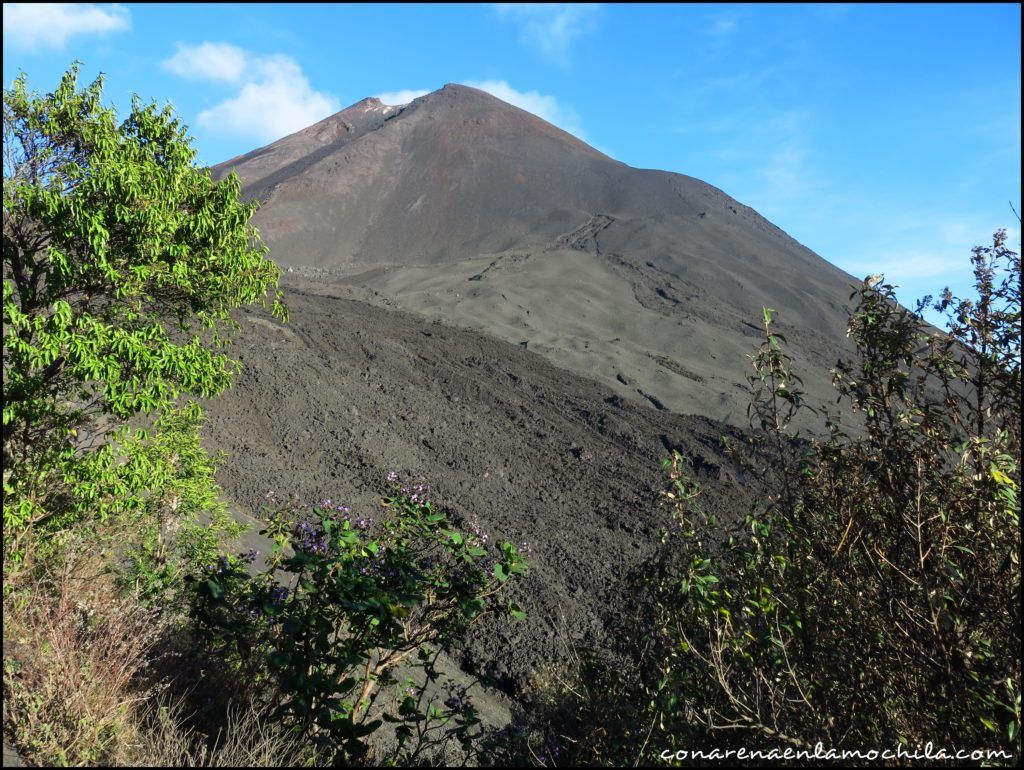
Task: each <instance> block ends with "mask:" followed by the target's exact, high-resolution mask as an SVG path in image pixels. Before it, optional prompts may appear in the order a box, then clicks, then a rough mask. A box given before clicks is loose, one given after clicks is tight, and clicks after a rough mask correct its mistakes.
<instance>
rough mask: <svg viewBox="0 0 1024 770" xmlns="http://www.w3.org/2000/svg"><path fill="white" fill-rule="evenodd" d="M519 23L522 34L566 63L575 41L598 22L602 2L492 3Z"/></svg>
mask: <svg viewBox="0 0 1024 770" xmlns="http://www.w3.org/2000/svg"><path fill="white" fill-rule="evenodd" d="M491 7H493V8H494V9H495V10H496V11H497V12H498V14H499V15H500V16H501V17H502V18H504V19H507V20H510V21H512V22H514V23H515V24H517V25H518V26H519V29H520V38H521V39H522V41H523V42H524V43H526V44H527V45H529V46H531V47H533V48H536V49H537V50H539V51H540V52H541V54H543V55H544V56H545V57H547V58H548V59H550V60H552V61H554V62H556V63H558V64H566V63H567V62H568V59H569V48H570V47H571V45H572V42H573V41H574V40H575V39H576V38H578V37H580V36H581V35H583V34H585V33H586V32H589V31H590V30H592V29H594V27H595V26H596V21H597V15H598V10H599V8H600V5H599V4H598V3H492V6H491Z"/></svg>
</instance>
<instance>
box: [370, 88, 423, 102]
mask: <svg viewBox="0 0 1024 770" xmlns="http://www.w3.org/2000/svg"><path fill="white" fill-rule="evenodd" d="M429 93H430V91H427V90H426V89H418V88H406V89H403V90H401V91H387V92H385V93H383V94H377V98H378V99H380V100H381V101H382V102H384V104H390V105H398V104H408V103H409V102H411V101H412V100H413V99H419V98H420V97H421V96H425V95H426V94H429Z"/></svg>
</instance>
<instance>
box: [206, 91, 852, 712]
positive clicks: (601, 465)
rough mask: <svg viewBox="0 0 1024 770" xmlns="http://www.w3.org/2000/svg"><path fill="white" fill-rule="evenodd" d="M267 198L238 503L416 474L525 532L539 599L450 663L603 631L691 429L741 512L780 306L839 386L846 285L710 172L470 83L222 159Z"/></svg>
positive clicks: (510, 673)
mask: <svg viewBox="0 0 1024 770" xmlns="http://www.w3.org/2000/svg"><path fill="white" fill-rule="evenodd" d="M232 170H233V171H235V172H237V173H238V174H239V175H240V177H241V179H242V180H243V182H244V192H245V194H246V195H247V196H249V197H252V198H258V199H259V200H261V201H262V202H263V206H262V208H261V210H260V211H259V212H258V214H257V215H256V220H255V221H256V224H257V225H258V227H259V228H260V231H261V233H262V235H263V237H264V239H265V240H266V242H267V243H268V244H269V246H270V248H271V256H272V257H273V258H274V259H275V260H277V261H278V263H279V264H280V265H281V266H282V268H283V269H284V271H285V280H284V286H285V288H286V291H287V302H288V304H289V306H290V308H291V313H292V318H291V321H290V323H288V324H287V325H281V324H278V323H276V322H274V321H271V320H269V319H268V317H267V316H265V315H260V314H258V313H248V314H244V315H243V316H242V317H241V318H240V320H241V322H242V330H241V332H240V333H239V335H238V337H237V340H236V345H235V348H234V352H235V353H236V355H237V356H238V357H239V358H241V360H242V362H243V364H244V366H245V370H244V373H243V374H242V375H241V376H240V378H239V379H238V381H237V384H236V385H235V387H234V388H233V389H232V390H231V391H229V392H228V393H227V394H226V395H224V396H222V397H220V398H218V399H217V400H215V401H213V402H211V403H209V404H207V409H208V412H209V415H210V422H209V426H208V431H207V434H208V437H209V445H210V446H211V448H214V449H223V450H225V451H226V452H227V459H226V461H225V462H224V464H223V466H222V468H221V470H220V475H219V478H220V481H221V483H222V485H223V486H224V489H225V491H226V492H227V494H228V495H229V496H230V497H231V498H232V500H233V501H234V503H235V505H236V507H237V508H238V510H239V514H240V515H243V516H256V517H258V515H259V503H260V500H261V498H262V495H263V494H264V493H265V492H266V491H267V490H268V489H273V490H274V491H275V492H276V493H277V495H278V497H287V496H295V497H297V498H298V499H300V500H303V501H308V502H309V503H311V504H312V503H314V502H315V501H317V500H319V499H321V498H323V497H331V498H332V499H334V500H343V501H345V502H348V503H349V504H351V505H353V507H354V508H356V509H358V510H359V511H360V512H363V513H369V512H371V511H372V510H374V509H375V507H376V506H377V504H378V500H379V497H380V495H381V494H382V493H384V492H385V491H386V485H385V481H384V479H385V476H386V474H387V473H388V472H389V471H392V470H394V471H397V472H399V473H400V474H402V475H405V476H414V477H422V478H423V479H425V480H427V481H428V482H429V483H430V484H431V486H432V489H433V498H434V499H435V500H437V501H438V502H439V503H441V504H442V505H443V506H445V507H447V508H449V509H450V510H451V511H453V512H454V513H455V514H456V519H457V520H458V521H460V522H461V523H462V524H463V525H464V526H468V525H470V524H476V525H478V526H480V527H482V528H483V529H485V530H487V531H488V532H489V533H490V535H491V537H492V538H501V539H509V540H512V541H514V542H517V543H518V542H522V541H528V542H529V543H530V544H531V546H532V549H533V557H532V560H531V563H532V570H531V572H530V575H529V577H528V578H527V579H526V580H525V581H524V582H523V583H522V585H521V586H520V587H519V592H520V595H519V596H518V600H519V602H520V604H522V606H523V607H524V609H525V610H526V611H527V613H528V615H529V620H528V621H526V622H524V623H521V624H518V625H514V626H506V627H499V626H497V625H491V626H486V625H485V626H484V627H483V628H481V629H480V631H481V633H480V634H479V636H478V638H477V641H475V642H474V643H473V644H472V645H471V646H470V647H469V648H467V649H466V650H465V651H464V653H463V655H464V659H463V660H462V661H461V663H462V664H463V666H464V667H465V668H466V669H467V670H478V669H479V667H480V665H481V664H482V662H483V661H489V662H494V663H496V665H497V670H498V673H499V675H500V678H501V679H502V681H503V682H504V684H505V689H507V690H508V691H509V692H514V691H516V690H517V689H518V688H520V687H521V686H522V685H524V684H525V683H526V681H527V680H528V679H529V677H530V676H531V675H532V673H534V672H535V671H537V670H538V669H539V668H540V667H542V666H543V665H545V664H546V663H549V662H552V661H557V660H559V659H560V657H561V656H562V654H563V652H564V645H565V644H566V642H567V640H568V643H569V644H574V643H577V642H582V641H584V640H585V641H587V642H588V643H595V644H599V645H601V644H605V643H606V642H607V641H608V639H607V636H608V634H609V633H610V628H611V625H610V622H611V619H612V618H613V616H614V615H615V614H616V612H617V611H618V610H620V609H621V608H623V607H624V606H627V605H628V604H629V601H630V599H629V596H628V595H626V594H625V593H624V589H623V585H622V579H623V577H624V576H625V575H626V573H627V572H628V571H629V569H630V568H632V567H634V566H636V565H638V564H641V563H642V562H643V560H644V559H645V558H647V557H649V556H651V555H652V554H653V553H654V551H655V548H656V544H657V540H658V534H657V533H658V529H659V527H662V526H665V525H666V523H667V522H666V517H665V514H664V512H663V511H662V510H660V509H659V507H658V504H657V496H658V491H659V490H660V489H661V488H662V486H663V477H662V475H661V471H660V462H661V460H662V459H663V458H664V457H665V456H666V455H667V454H668V453H669V451H670V450H672V449H676V448H678V449H680V450H682V451H684V452H685V453H686V454H687V455H688V456H690V457H692V458H693V459H694V460H695V462H696V466H695V467H696V470H697V473H698V475H699V476H700V477H701V478H703V479H705V480H711V479H714V480H715V481H716V482H717V483H716V490H717V491H716V495H715V497H714V498H713V499H710V500H709V504H710V505H711V506H713V508H714V509H715V510H717V512H718V513H719V514H720V515H721V516H722V517H723V519H728V518H729V517H733V516H740V515H742V513H743V512H744V511H745V510H746V506H747V503H748V502H749V499H750V497H751V496H752V495H753V494H756V493H755V492H754V490H752V489H750V488H749V486H746V485H745V484H744V483H743V480H742V479H739V478H737V476H736V472H735V471H734V470H733V469H732V468H731V466H730V464H729V463H728V462H727V461H726V460H725V459H724V458H723V457H722V456H721V450H720V437H721V436H722V435H723V434H725V433H730V432H735V431H736V430H737V429H738V428H742V426H743V425H745V424H746V405H747V403H748V400H749V394H748V391H747V388H746V386H745V378H746V375H747V374H748V371H749V360H748V359H747V355H748V354H749V353H751V352H752V351H753V350H754V349H755V348H756V347H757V344H758V342H759V337H760V329H759V323H760V318H761V309H762V307H763V306H768V307H772V308H774V309H776V310H777V311H778V315H779V318H780V323H779V327H778V328H779V330H781V331H783V332H784V333H785V334H786V336H787V338H788V341H789V346H790V347H789V349H790V351H791V352H792V353H793V354H794V355H795V357H796V359H797V366H798V367H799V368H800V370H801V373H802V374H803V375H804V379H805V383H806V386H807V390H808V391H809V393H810V395H811V397H812V398H815V397H817V398H822V397H827V396H828V394H829V393H830V392H831V387H830V375H829V368H830V367H831V366H832V365H833V364H834V362H835V360H836V358H837V356H838V355H840V354H841V352H842V351H843V350H844V349H845V346H846V344H847V342H846V339H845V319H846V307H845V303H846V302H847V301H848V297H849V295H850V292H851V290H852V287H853V285H854V284H855V283H856V281H855V280H854V279H853V278H852V277H850V276H848V275H846V274H845V273H842V272H841V271H839V270H838V269H836V268H835V267H833V266H832V265H830V264H828V263H827V262H825V261H824V260H823V259H821V258H820V257H818V256H817V255H815V254H814V253H812V252H811V251H809V250H808V249H806V248H804V247H803V246H801V245H800V244H799V243H797V242H796V241H794V240H793V239H792V238H790V237H789V236H787V235H786V234H785V233H783V232H782V231H781V230H779V229H778V228H776V227H775V226H774V225H772V224H771V223H769V222H768V221H766V220H765V219H763V218H762V217H760V216H759V215H758V214H757V213H756V212H754V211H753V210H752V209H749V208H747V207H745V206H743V205H742V204H740V203H738V202H737V201H735V200H733V199H732V198H730V197H729V196H728V195H726V194H725V193H723V192H722V191H720V190H717V189H716V188H714V187H711V186H710V185H707V184H705V183H703V182H701V181H699V180H696V179H693V178H691V177H686V176H682V175H679V174H672V173H667V172H661V171H648V170H640V169H634V168H630V167H629V166H626V165H624V164H622V163H619V162H617V161H615V160H613V159H611V158H609V157H607V156H605V155H603V154H602V153H600V152H598V151H596V150H594V149H593V148H590V147H588V146H587V145H585V144H583V143H582V142H580V141H579V140H578V139H576V138H574V137H572V136H570V135H569V134H566V133H565V132H563V131H561V130H559V129H557V128H555V127H554V126H551V125H549V124H547V123H545V122H543V121H541V120H540V119H539V118H536V117H535V116H533V115H530V114H529V113H526V112H523V111H522V110H518V109H516V108H514V107H511V106H510V105H507V104H505V103H503V102H501V101H499V100H497V99H495V98H494V97H491V96H489V95H487V94H485V93H483V92H481V91H477V90H475V89H472V88H467V87H464V86H446V87H445V88H444V89H442V90H440V91H437V92H434V93H432V94H428V95H426V96H424V97H421V98H420V99H417V100H415V101H413V102H411V103H410V104H408V105H404V106H388V105H383V104H381V103H380V102H379V101H377V100H374V99H367V100H364V101H362V102H359V103H358V104H355V105H353V106H352V107H349V108H348V109H346V110H343V111H342V112H340V113H338V114H337V115H334V116H332V117H330V118H327V119H326V120H324V121H321V122H320V123H318V124H316V125H314V126H311V127H310V128H308V129H305V130H303V131H300V132H299V133H297V134H294V135H292V136H290V137H286V138H284V139H282V140H280V141H278V142H276V143H274V144H272V145H269V146H268V147H264V148H261V149H258V150H255V151H253V152H251V153H248V154H246V155H243V156H240V157H238V158H234V159H232V160H230V161H228V162H226V163H224V164H221V165H220V166H218V167H216V168H215V170H214V171H215V174H217V175H218V176H223V175H226V174H227V173H228V172H229V171H232Z"/></svg>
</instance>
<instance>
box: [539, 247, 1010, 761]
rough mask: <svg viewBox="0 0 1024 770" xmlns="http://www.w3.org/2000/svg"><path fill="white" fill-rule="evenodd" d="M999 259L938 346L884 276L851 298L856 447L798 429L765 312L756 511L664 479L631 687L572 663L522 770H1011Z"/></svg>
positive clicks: (948, 298) (1005, 361)
mask: <svg viewBox="0 0 1024 770" xmlns="http://www.w3.org/2000/svg"><path fill="white" fill-rule="evenodd" d="M1005 238H1006V236H1005V232H1003V231H1000V232H997V233H996V235H995V237H994V240H993V244H992V246H991V247H984V248H982V247H979V248H977V249H975V250H974V256H973V260H972V261H973V264H974V271H975V277H976V288H977V292H978V298H977V299H975V300H973V301H971V300H958V299H955V298H954V297H952V295H951V294H950V293H949V292H948V291H947V292H946V293H945V295H944V296H943V297H942V298H941V299H940V300H939V302H937V303H936V304H935V307H936V308H937V309H938V310H939V311H945V312H946V313H947V314H948V329H947V330H946V331H938V330H936V329H934V328H932V327H930V326H928V325H927V324H925V322H924V321H923V319H922V318H921V315H920V312H921V310H922V309H923V308H924V307H926V306H927V304H928V303H929V302H930V300H928V299H927V298H926V299H925V300H924V301H922V303H920V304H919V305H918V307H917V310H916V312H911V311H909V310H907V309H905V308H903V307H901V306H899V305H898V304H897V303H896V301H895V297H894V294H893V287H892V286H890V285H888V284H885V283H883V282H882V281H881V279H879V278H872V279H869V280H868V281H866V282H865V283H864V285H863V286H861V287H860V289H859V290H858V291H857V292H856V293H855V294H854V298H856V299H857V306H856V309H855V311H854V313H853V315H852V317H851V319H850V324H849V330H850V336H851V337H852V339H853V341H854V342H855V344H856V347H857V352H858V355H857V357H856V358H855V359H854V360H853V361H847V362H842V363H840V364H839V365H838V366H837V368H836V370H835V386H836V388H837V390H838V394H839V403H843V404H845V405H847V406H848V407H849V409H850V412H851V415H850V417H852V419H849V418H848V419H847V422H848V423H849V425H850V426H849V428H843V427H842V426H841V424H840V420H839V418H838V416H837V415H836V414H830V413H829V411H828V410H827V409H826V408H824V407H820V406H819V407H817V408H816V409H815V411H816V412H817V413H818V415H819V416H820V418H821V419H822V421H823V427H824V430H823V432H822V433H819V434H818V435H801V434H800V433H799V432H797V431H794V430H792V428H791V425H792V422H793V417H794V415H795V414H796V413H797V412H798V411H800V410H803V409H809V408H811V407H810V406H808V405H807V404H806V403H805V401H804V394H803V392H802V389H801V383H800V379H799V377H798V376H797V375H796V374H794V373H793V372H792V371H791V366H790V358H789V356H788V355H787V354H786V352H785V339H784V338H783V337H782V335H780V334H778V333H777V332H775V331H774V329H773V327H772V314H773V311H771V310H768V309H766V310H765V312H764V319H763V320H764V341H763V343H762V344H761V346H760V348H759V349H758V351H757V352H756V353H755V354H754V356H753V357H752V358H753V364H754V374H753V375H752V377H751V385H752V389H753V398H752V402H751V407H750V412H749V414H750V418H751V428H752V430H751V433H750V434H749V439H748V440H747V441H746V442H745V443H740V444H733V445H731V446H729V447H728V448H729V451H730V452H731V453H732V455H733V457H734V458H735V459H736V461H737V462H738V463H739V464H740V465H741V466H742V467H743V468H744V469H745V471H746V478H747V480H748V482H749V485H750V489H751V490H752V496H753V497H754V498H755V499H754V501H753V504H752V506H751V509H750V511H749V512H748V513H747V515H746V516H745V517H743V518H742V519H741V521H740V522H739V523H737V524H730V523H729V522H722V521H719V520H716V518H715V517H714V516H712V515H710V514H708V513H707V512H706V511H705V510H704V508H703V506H702V505H701V499H702V496H703V495H705V494H707V493H708V490H706V489H703V488H702V486H701V485H700V484H698V483H697V482H696V481H695V480H694V474H693V473H692V471H691V469H690V467H689V463H688V460H687V459H686V458H685V457H683V456H682V455H680V454H678V453H676V454H675V455H674V456H673V457H672V458H670V459H669V460H668V461H667V462H666V471H667V473H668V482H669V483H668V487H667V488H666V490H665V492H664V502H665V503H666V504H667V505H668V506H669V508H670V510H671V511H672V513H673V514H674V518H675V521H676V523H675V525H674V526H671V527H669V529H668V530H667V531H666V532H665V533H664V546H663V550H662V553H661V556H660V558H659V559H658V560H657V561H655V562H653V563H651V564H649V565H647V567H646V568H645V570H644V571H643V573H642V574H640V575H639V576H638V579H637V580H636V581H635V582H634V583H633V585H632V588H631V590H633V591H635V592H636V596H637V604H638V608H637V610H636V619H635V621H634V622H633V623H631V624H629V625H628V627H625V628H623V629H622V633H621V636H620V649H619V650H618V652H619V654H620V657H621V658H624V659H626V660H628V661H629V668H628V669H627V670H628V671H629V672H630V673H629V675H628V678H623V677H618V676H617V674H618V672H619V671H621V670H622V669H621V663H620V662H619V661H618V660H616V659H614V658H613V659H611V660H608V659H605V660H601V659H599V658H595V657H593V656H587V657H584V659H583V661H582V662H581V665H579V666H578V667H577V670H576V671H575V672H571V673H572V676H570V677H569V679H568V680H567V682H568V684H567V685H566V686H565V687H563V688H561V691H560V693H559V694H558V695H557V697H555V698H550V699H549V700H548V702H547V703H546V704H543V708H541V709H540V710H539V711H538V713H535V714H534V715H532V717H528V718H527V720H526V724H525V727H527V728H528V729H527V730H526V733H527V737H528V739H529V740H532V741H533V743H532V744H529V745H528V746H527V748H529V752H526V751H521V752H520V755H519V756H520V757H526V758H528V759H532V761H534V762H539V763H542V764H548V763H550V762H551V759H550V758H551V756H552V753H553V751H555V750H558V751H560V752H561V760H560V762H568V763H588V764H594V763H599V764H623V763H629V764H632V763H635V762H639V761H659V760H661V757H662V752H666V751H667V752H669V753H668V754H665V755H664V756H665V757H667V758H669V759H668V761H674V760H673V759H671V758H670V757H671V756H673V755H674V754H675V752H676V751H677V750H680V749H682V750H694V749H700V750H704V751H710V750H713V749H718V750H719V751H723V752H724V751H725V750H730V749H731V750H738V749H740V748H744V749H746V750H761V751H764V752H771V751H773V750H775V751H779V752H782V751H784V750H786V749H789V750H791V751H793V752H798V751H806V752H810V753H811V754H810V755H811V756H813V752H814V751H815V747H816V745H817V744H818V743H821V744H822V746H823V748H824V749H834V750H838V751H842V750H844V749H852V750H859V751H869V750H872V749H874V750H877V751H879V752H880V751H884V750H890V751H897V750H898V746H899V745H901V744H902V745H903V746H904V747H905V748H906V750H908V751H911V752H913V751H921V750H923V749H924V747H925V746H926V744H928V743H929V742H930V743H932V745H933V747H935V748H941V749H944V750H945V751H949V752H952V751H956V750H966V751H968V752H970V751H973V750H977V749H980V750H998V751H1001V752H1003V753H1002V754H1001V755H998V756H996V757H995V759H996V760H999V759H1000V757H1001V758H1002V760H1003V761H1004V762H1005V761H1007V760H1009V763H1013V762H1015V761H1019V758H1020V716H1021V715H1020V686H1021V684H1020V682H1021V680H1020V661H1021V654H1020V653H1021V647H1020V607H1021V594H1020V560H1019V546H1020V503H1019V499H1018V496H1017V493H1018V488H1019V485H1020V418H1021V413H1020V399H1021V391H1020V333H1021V327H1020V323H1021V316H1020V257H1019V255H1018V254H1016V253H1015V252H1013V251H1011V250H1009V249H1008V248H1007V247H1006V245H1005ZM539 747H543V749H544V753H543V759H542V754H541V752H540V750H539ZM719 756H720V757H723V758H724V754H720V755H719ZM768 756H770V755H767V754H766V757H768ZM691 759H692V760H693V761H696V758H693V757H692V756H691Z"/></svg>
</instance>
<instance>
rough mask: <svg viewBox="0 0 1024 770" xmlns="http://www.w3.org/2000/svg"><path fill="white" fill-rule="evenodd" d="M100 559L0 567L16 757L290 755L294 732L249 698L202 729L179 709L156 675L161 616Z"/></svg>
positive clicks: (8, 710)
mask: <svg viewBox="0 0 1024 770" xmlns="http://www.w3.org/2000/svg"><path fill="white" fill-rule="evenodd" d="M107 558H108V557H107V556H106V555H105V554H103V553H96V552H90V551H89V550H88V549H84V548H82V549H77V550H76V549H74V548H68V549H67V552H66V554H64V558H63V559H62V562H61V563H62V567H61V569H60V570H59V571H57V572H56V573H54V572H53V571H52V570H51V571H50V576H49V577H48V578H46V579H42V578H38V577H34V576H33V574H32V570H30V569H20V570H18V571H17V574H15V573H14V571H13V570H12V571H10V572H9V573H8V574H5V580H4V583H5V585H4V618H3V639H4V708H3V719H4V735H5V738H6V739H8V740H10V741H12V742H13V743H14V745H15V746H17V748H18V750H19V752H20V753H21V755H22V757H23V758H24V759H25V760H26V761H27V762H28V763H30V764H35V765H42V766H54V765H57V766H66V765H98V766H153V765H155V766H201V767H231V766H242V767H245V766H257V767H259V766H263V767H272V766H282V765H291V764H295V763H296V762H297V760H299V759H300V756H299V755H300V751H299V747H298V746H297V745H296V743H295V741H294V740H293V739H291V738H290V737H289V736H287V735H284V734H282V733H281V732H279V731H278V730H277V729H276V728H274V727H272V726H270V725H269V724H268V722H267V720H266V718H265V717H266V715H265V713H264V712H263V711H262V710H261V709H259V708H257V707H255V706H253V705H251V704H249V705H246V706H239V707H234V708H229V709H228V710H227V714H226V716H225V715H224V714H223V713H222V717H225V718H224V721H223V724H224V726H223V727H221V728H216V727H215V728H212V729H211V730H209V732H211V733H212V734H213V736H212V740H210V739H208V737H207V735H205V734H204V731H203V727H204V725H203V724H202V723H201V720H196V719H194V718H193V719H192V720H190V719H188V718H187V717H188V716H190V714H188V713H186V712H187V711H188V708H187V707H186V706H185V705H184V704H185V701H184V700H183V699H182V698H181V697H180V696H175V695H171V694H170V692H169V690H168V689H167V683H166V681H164V682H160V681H154V679H155V677H154V675H153V672H154V670H157V671H159V670H160V669H161V667H160V666H154V663H155V662H157V658H159V657H160V656H161V655H162V650H163V649H165V647H166V636H167V632H168V631H169V630H170V628H169V623H168V622H167V621H166V620H164V619H162V618H161V617H160V615H159V613H157V612H156V611H154V610H149V609H146V608H144V607H142V606H141V605H140V604H139V603H138V602H137V601H135V600H134V599H133V598H132V597H125V596H124V595H120V594H119V593H118V592H117V591H116V590H115V586H114V584H113V580H112V578H111V576H110V575H109V573H108V572H107V570H105V569H104V563H105V562H106V560H107ZM193 673H195V672H191V671H187V672H186V675H188V674H193ZM200 676H201V674H200ZM156 679H160V677H156ZM192 684H195V685H201V684H203V683H201V682H193V683H192ZM200 689H202V688H200ZM168 703H170V704H171V705H169V706H168V705H166V704H168ZM204 716H205V715H204ZM197 721H199V722H200V724H199V725H198V726H196V725H195V724H194V723H195V722H197ZM190 722H192V723H193V724H192V726H189V723H190Z"/></svg>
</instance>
